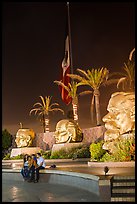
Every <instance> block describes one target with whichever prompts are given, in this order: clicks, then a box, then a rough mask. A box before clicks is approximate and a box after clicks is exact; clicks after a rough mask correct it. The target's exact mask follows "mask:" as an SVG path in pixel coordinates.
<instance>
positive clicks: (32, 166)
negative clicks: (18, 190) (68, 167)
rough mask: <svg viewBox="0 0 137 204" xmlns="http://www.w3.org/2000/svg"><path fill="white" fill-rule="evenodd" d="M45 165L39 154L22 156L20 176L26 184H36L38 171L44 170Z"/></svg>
mask: <svg viewBox="0 0 137 204" xmlns="http://www.w3.org/2000/svg"><path fill="white" fill-rule="evenodd" d="M45 167H46V163H45V160H44V158H43V157H42V156H41V153H39V152H38V153H37V154H36V155H35V154H32V155H28V154H25V155H24V159H23V167H22V169H21V174H22V176H23V178H24V180H26V181H28V182H34V183H37V182H38V181H39V170H40V169H45Z"/></svg>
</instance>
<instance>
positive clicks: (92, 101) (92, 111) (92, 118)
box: [90, 95, 94, 124]
mask: <svg viewBox="0 0 137 204" xmlns="http://www.w3.org/2000/svg"><path fill="white" fill-rule="evenodd" d="M90 114H91V122H92V124H93V120H94V95H93V96H92V99H91V110H90Z"/></svg>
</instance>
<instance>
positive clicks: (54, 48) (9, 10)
mask: <svg viewBox="0 0 137 204" xmlns="http://www.w3.org/2000/svg"><path fill="white" fill-rule="evenodd" d="M134 7H135V5H134V3H133V2H120V3H119V2H114V3H109V2H106V3H104V2H102V3H100V2H97V3H92V2H91V3H84V2H83V3H82V2H80V3H76V2H75V3H74V2H72V3H70V26H71V44H72V62H73V72H74V73H77V71H76V69H77V68H80V69H84V70H87V69H90V68H99V67H100V68H101V67H107V68H108V69H109V70H110V72H113V71H122V67H123V64H124V62H126V60H127V59H128V56H129V53H130V51H131V50H132V49H133V48H134V47H135V11H134V9H135V8H134ZM66 12H67V7H66V3H65V2H64V3H63V2H60V3H55V2H52V3H47V2H22V3H19V2H5V3H3V7H2V129H4V128H6V129H7V130H8V131H9V132H10V133H11V134H15V133H16V132H17V130H18V129H19V123H20V122H22V123H23V127H24V128H25V127H27V128H32V129H33V130H34V131H35V132H36V133H39V132H42V127H41V126H40V123H39V121H37V120H36V116H34V115H32V116H29V111H30V110H31V109H32V108H33V104H34V103H36V102H40V98H39V96H40V95H42V96H48V95H49V96H52V102H57V103H59V104H60V107H61V108H63V109H64V110H65V111H66V113H67V111H68V110H69V109H70V108H71V106H70V105H69V106H67V105H65V104H64V103H63V101H62V100H61V97H60V92H59V89H58V86H57V85H56V84H54V83H53V81H54V80H59V79H60V73H61V69H62V68H61V63H62V59H63V57H64V37H65V25H66V21H65V16H66ZM115 91H118V90H117V88H116V86H109V87H103V88H101V89H100V92H101V95H100V105H101V115H102V117H103V116H104V115H105V114H106V113H107V104H108V101H109V98H110V96H111V94H112V93H113V92H115ZM90 100H91V96H81V97H79V112H78V113H79V125H80V127H81V128H89V127H91V126H93V124H92V123H91V119H90ZM65 117H66V116H63V115H62V114H61V113H60V112H55V113H51V115H50V120H51V124H50V130H51V131H54V130H55V125H56V123H57V122H58V121H59V120H60V119H63V118H65Z"/></svg>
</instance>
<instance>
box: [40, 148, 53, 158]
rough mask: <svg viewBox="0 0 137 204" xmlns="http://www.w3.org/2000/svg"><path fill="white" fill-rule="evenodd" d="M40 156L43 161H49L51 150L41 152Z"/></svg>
mask: <svg viewBox="0 0 137 204" xmlns="http://www.w3.org/2000/svg"><path fill="white" fill-rule="evenodd" d="M42 156H43V158H44V159H50V156H51V150H47V151H45V152H44V151H43V152H42Z"/></svg>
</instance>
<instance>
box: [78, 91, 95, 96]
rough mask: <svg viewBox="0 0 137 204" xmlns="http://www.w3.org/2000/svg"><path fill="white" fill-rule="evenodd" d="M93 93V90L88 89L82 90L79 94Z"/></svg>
mask: <svg viewBox="0 0 137 204" xmlns="http://www.w3.org/2000/svg"><path fill="white" fill-rule="evenodd" d="M92 93H93V91H90V90H87V91H82V92H80V93H79V95H80V96H83V95H87V94H92Z"/></svg>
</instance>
